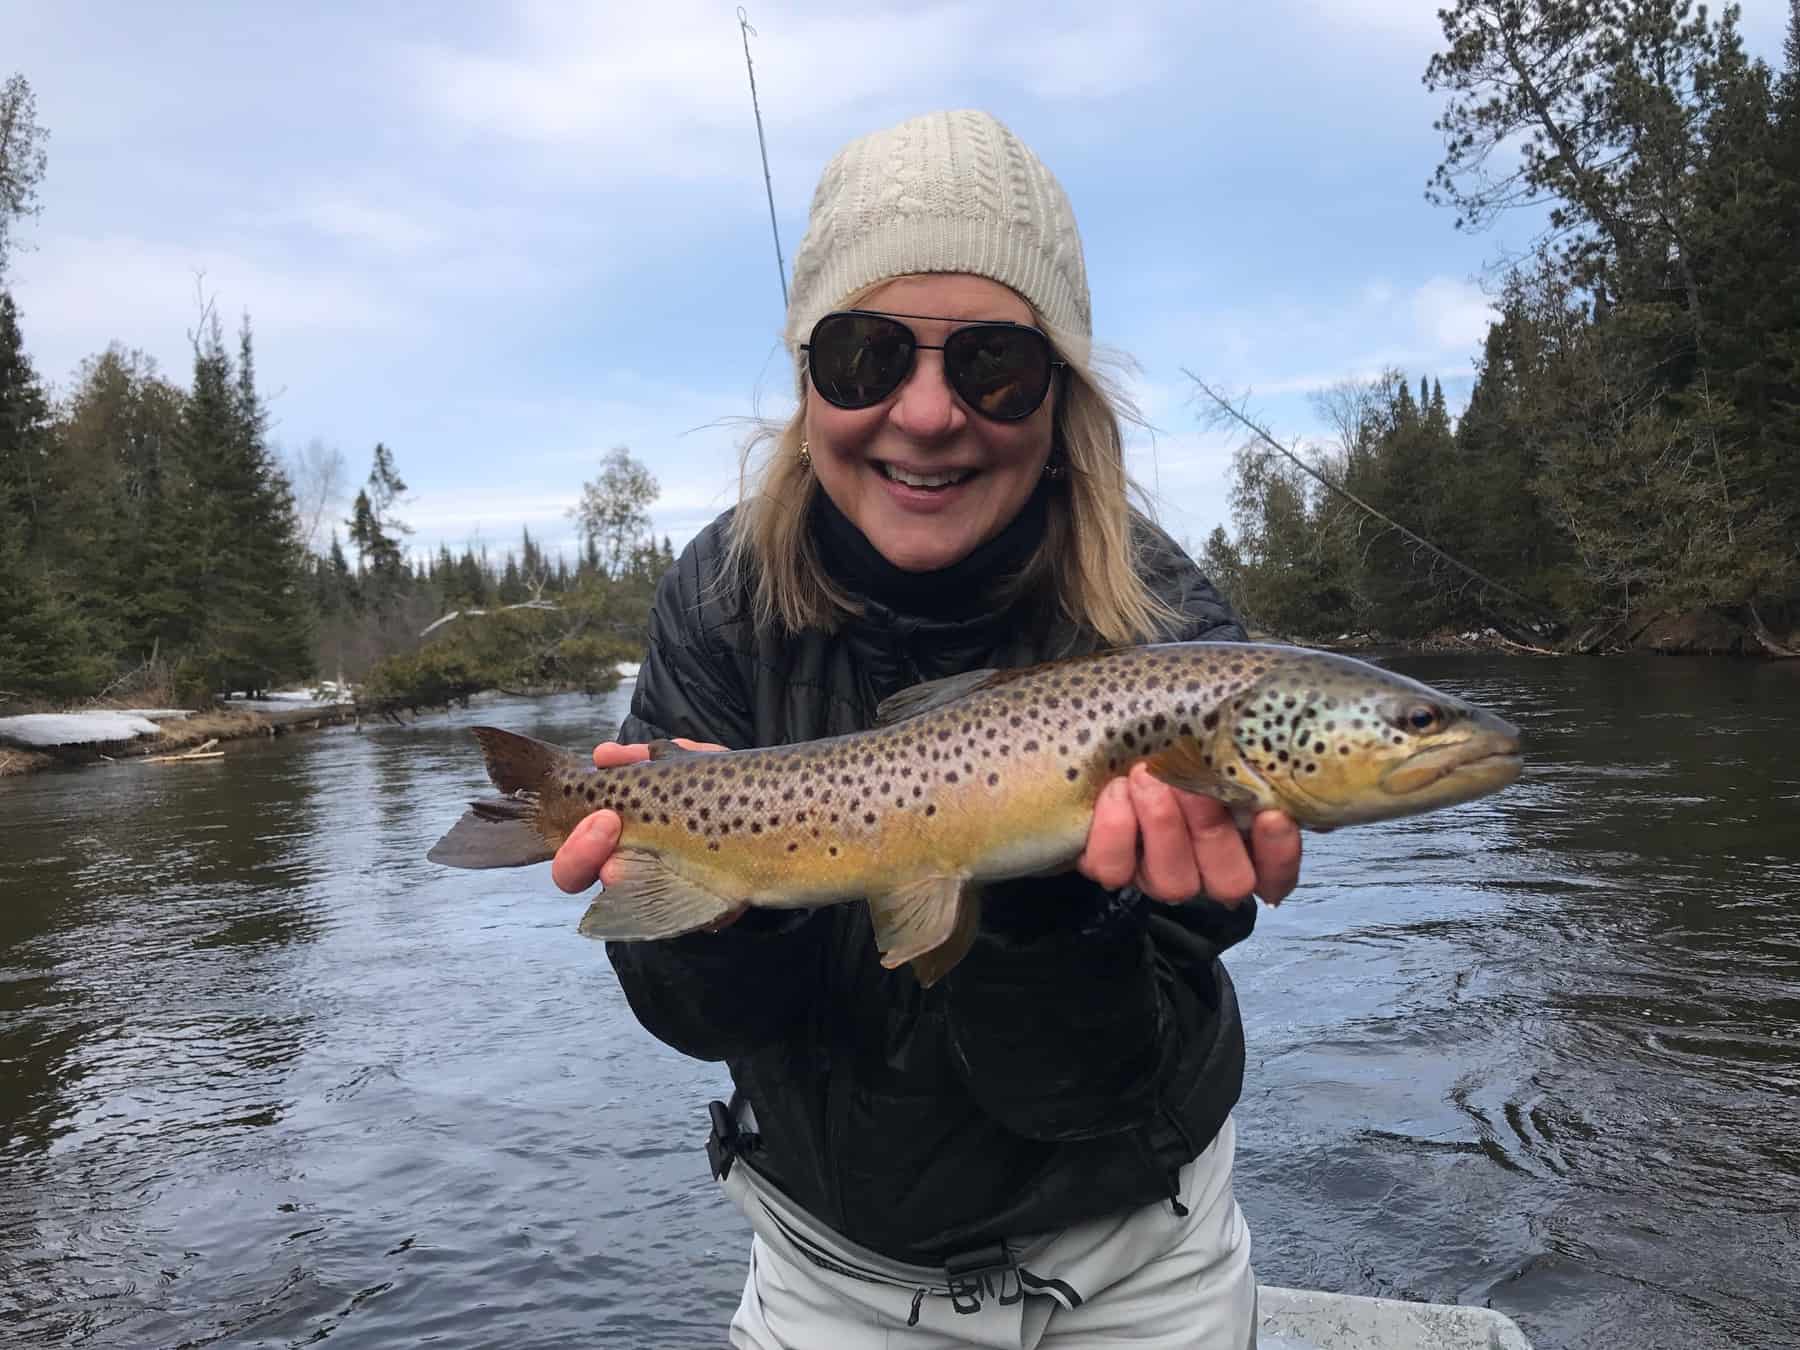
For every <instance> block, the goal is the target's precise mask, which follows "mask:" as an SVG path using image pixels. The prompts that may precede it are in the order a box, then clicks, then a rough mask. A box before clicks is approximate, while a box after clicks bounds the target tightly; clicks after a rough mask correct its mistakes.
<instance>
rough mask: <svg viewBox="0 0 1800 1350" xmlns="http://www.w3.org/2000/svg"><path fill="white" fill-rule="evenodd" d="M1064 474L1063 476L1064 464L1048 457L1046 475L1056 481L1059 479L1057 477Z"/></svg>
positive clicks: (1045, 462)
mask: <svg viewBox="0 0 1800 1350" xmlns="http://www.w3.org/2000/svg"><path fill="white" fill-rule="evenodd" d="M1062 476H1063V466H1062V465H1060V464H1058V463H1057V462H1056V461H1055V460H1053V459H1047V460H1045V461H1044V477H1046V478H1048V479H1049V480H1050V481H1051V482H1052V483H1054V482H1056V481H1057V479H1059V478H1061V477H1062Z"/></svg>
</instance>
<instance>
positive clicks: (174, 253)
mask: <svg viewBox="0 0 1800 1350" xmlns="http://www.w3.org/2000/svg"><path fill="white" fill-rule="evenodd" d="M17 273H18V275H17V276H16V278H15V279H14V281H13V287H14V291H15V294H16V295H17V297H18V301H19V307H20V309H21V310H22V311H23V312H24V316H25V323H26V325H27V328H26V331H27V337H28V340H29V342H30V345H31V350H32V353H33V356H34V358H35V359H36V360H37V363H38V366H39V369H40V370H41V371H42V372H43V373H44V374H45V376H46V377H48V378H51V379H60V378H61V377H62V375H63V374H64V373H65V372H68V371H70V370H72V369H73V368H74V366H75V364H76V363H77V362H79V361H80V360H81V359H82V358H84V357H86V356H89V355H92V354H93V353H95V352H98V351H101V350H103V349H104V348H105V347H106V345H107V344H108V343H109V342H112V341H114V340H117V341H119V342H122V343H123V344H124V345H125V346H127V347H136V348H140V349H141V350H143V351H144V352H146V353H148V354H149V355H151V356H153V357H155V358H156V359H157V361H158V363H159V364H161V365H162V367H163V368H164V370H165V371H167V372H169V373H171V374H173V375H175V376H176V377H177V378H183V375H182V374H181V373H182V372H184V371H185V369H186V367H187V366H188V364H189V363H190V362H191V360H192V349H191V348H190V347H189V346H188V345H187V338H186V336H185V334H186V333H187V331H189V330H191V329H192V328H194V327H195V325H196V322H197V320H198V317H199V312H200V311H199V303H198V299H197V294H198V292H197V290H196V286H197V285H198V287H199V289H200V290H202V291H204V292H205V294H207V295H208V296H210V297H213V298H215V299H216V301H217V306H216V307H217V310H218V313H219V315H220V318H221V321H222V322H223V323H224V325H225V328H226V330H227V332H230V331H232V330H234V329H235V328H236V326H237V316H238V315H239V314H241V313H242V312H243V311H245V310H248V311H249V312H250V314H251V316H252V320H253V322H254V323H255V325H256V331H257V334H258V338H259V341H260V340H261V339H263V338H267V337H269V336H270V335H277V336H278V337H280V336H286V337H289V338H292V337H297V336H301V335H303V336H304V337H305V338H306V339H308V340H319V341H330V340H332V339H334V338H336V337H341V336H342V335H344V334H348V333H356V334H367V333H369V332H370V331H372V330H392V329H395V328H398V327H401V326H403V325H404V323H405V322H406V315H405V314H404V313H403V312H402V311H401V310H400V309H398V308H396V307H395V306H394V305H393V304H392V303H391V302H390V301H389V300H388V299H385V298H383V296H382V295H381V293H380V292H379V291H378V290H377V289H376V288H373V287H370V286H367V285H364V284H362V282H361V281H360V280H359V279H358V278H356V277H354V276H348V275H343V274H340V273H338V272H336V271H335V270H333V269H330V268H328V267H324V266H321V265H320V264H318V263H316V262H314V263H311V264H303V263H298V262H289V263H283V262H276V261H270V260H267V259H261V258H255V257H251V256H248V255H246V254H245V253H242V252H240V251H238V250H237V249H236V248H234V247H233V246H231V245H223V244H205V243H200V242H194V243H191V244H175V243H169V242H166V241H163V240H153V239H144V238H135V237H132V236H129V235H123V234H106V235H85V234H73V233H63V234H57V235H52V236H51V237H50V238H48V239H47V240H45V242H44V243H43V245H42V247H41V248H40V249H39V250H38V251H37V252H35V253H33V254H31V255H30V266H29V268H25V267H20V268H18V269H17Z"/></svg>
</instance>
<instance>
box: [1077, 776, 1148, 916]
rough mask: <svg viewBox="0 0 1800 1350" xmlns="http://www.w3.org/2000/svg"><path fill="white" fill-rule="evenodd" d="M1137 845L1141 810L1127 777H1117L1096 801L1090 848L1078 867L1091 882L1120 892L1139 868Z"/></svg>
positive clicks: (1078, 862) (1084, 851)
mask: <svg viewBox="0 0 1800 1350" xmlns="http://www.w3.org/2000/svg"><path fill="white" fill-rule="evenodd" d="M1137 846H1138V826H1137V812H1136V811H1135V810H1133V809H1132V805H1131V790H1130V789H1129V788H1128V787H1126V786H1125V780H1124V779H1123V778H1115V779H1113V780H1112V782H1110V783H1108V784H1107V785H1106V786H1105V787H1104V788H1102V789H1101V790H1100V796H1099V798H1098V800H1096V801H1095V802H1094V818H1093V820H1092V821H1091V822H1089V824H1088V837H1087V847H1086V848H1085V849H1083V850H1082V854H1081V857H1080V858H1079V859H1077V860H1076V863H1075V869H1076V871H1078V872H1080V873H1081V874H1082V875H1083V876H1084V877H1086V878H1087V879H1088V880H1089V881H1092V882H1096V883H1097V884H1099V885H1101V886H1104V887H1106V888H1107V889H1108V890H1109V891H1116V890H1118V889H1119V887H1121V886H1123V885H1124V884H1125V883H1126V882H1128V881H1130V880H1131V878H1132V874H1133V873H1135V872H1136V871H1137Z"/></svg>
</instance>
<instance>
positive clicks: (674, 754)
mask: <svg viewBox="0 0 1800 1350" xmlns="http://www.w3.org/2000/svg"><path fill="white" fill-rule="evenodd" d="M706 753H708V752H707V751H705V750H690V749H688V748H687V747H686V746H685V745H677V744H675V742H674V741H651V742H650V758H651V759H680V758H681V756H683V755H704V754H706Z"/></svg>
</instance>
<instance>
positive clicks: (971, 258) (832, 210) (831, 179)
mask: <svg viewBox="0 0 1800 1350" xmlns="http://www.w3.org/2000/svg"><path fill="white" fill-rule="evenodd" d="M916 272H968V273H973V274H974V275H976V276H983V277H988V278H990V279H992V280H994V281H998V282H1000V283H1001V284H1002V285H1004V286H1009V287H1011V288H1012V289H1013V290H1015V291H1017V292H1018V293H1019V294H1020V295H1022V296H1024V297H1025V299H1026V300H1028V301H1030V302H1031V304H1032V305H1033V306H1034V307H1035V308H1036V309H1037V311H1038V313H1040V314H1042V315H1043V316H1044V319H1045V321H1046V322H1048V323H1049V324H1051V325H1052V326H1054V327H1056V328H1058V329H1061V330H1062V331H1063V332H1065V333H1067V334H1070V335H1073V336H1076V337H1079V338H1083V339H1085V338H1088V337H1090V336H1091V334H1092V327H1093V316H1092V313H1091V312H1090V308H1089V301H1088V285H1087V268H1086V266H1085V265H1084V264H1083V262H1082V257H1081V235H1080V234H1079V233H1078V232H1077V231H1076V228H1075V212H1074V211H1073V210H1072V209H1071V208H1070V206H1069V199H1068V197H1067V195H1065V194H1064V192H1063V190H1062V185H1061V184H1060V183H1058V182H1057V181H1056V178H1055V176H1054V175H1052V174H1051V172H1050V170H1049V169H1047V168H1045V167H1044V165H1043V162H1042V161H1041V160H1039V159H1038V157H1037V156H1036V155H1034V154H1032V153H1031V151H1030V149H1029V148H1027V147H1026V145H1025V143H1024V142H1023V141H1021V140H1019V138H1018V137H1017V136H1014V135H1013V134H1012V132H1010V131H1008V130H1007V129H1006V128H1005V127H1004V126H1002V125H1001V124H1000V122H999V121H997V120H996V119H995V118H993V117H991V116H990V115H988V114H987V113H984V112H973V111H967V110H963V111H958V112H937V113H927V114H926V115H925V116H923V117H915V118H912V119H911V120H910V121H906V122H902V123H900V125H899V126H896V127H890V128H888V129H887V130H886V131H877V132H874V133H873V134H871V135H868V136H864V137H861V138H860V139H858V140H854V141H852V142H850V144H849V145H847V146H845V147H844V148H843V149H842V150H840V151H839V152H838V153H837V155H836V156H835V157H834V158H833V159H832V161H831V162H830V163H829V164H827V165H826V166H825V172H824V174H823V175H822V176H821V177H820V179H819V186H818V190H817V191H815V192H814V193H813V200H812V212H811V215H810V216H809V218H808V220H807V224H806V235H805V237H804V238H802V239H801V241H800V251H799V252H798V253H797V254H795V255H794V280H793V285H792V287H791V288H790V291H789V299H788V314H787V335H786V336H787V344H788V348H789V350H791V351H793V353H794V354H795V356H796V358H798V357H799V356H800V351H799V347H800V344H801V343H803V342H805V341H806V339H807V337H808V335H809V334H810V333H811V332H812V328H813V325H814V324H815V323H817V322H818V321H819V320H820V319H821V318H823V317H824V316H825V315H826V314H828V313H830V312H831V311H832V310H833V309H835V308H837V307H838V306H839V305H841V304H842V303H843V301H844V299H845V297H847V296H849V295H850V294H852V293H853V292H855V291H857V290H860V289H861V288H862V287H864V286H870V285H873V284H875V283H876V282H880V281H887V280H890V279H891V278H893V277H901V276H908V275H911V274H912V273H916ZM1071 354H1072V355H1075V356H1077V357H1082V358H1084V357H1085V356H1086V353H1085V352H1078V353H1071Z"/></svg>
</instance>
